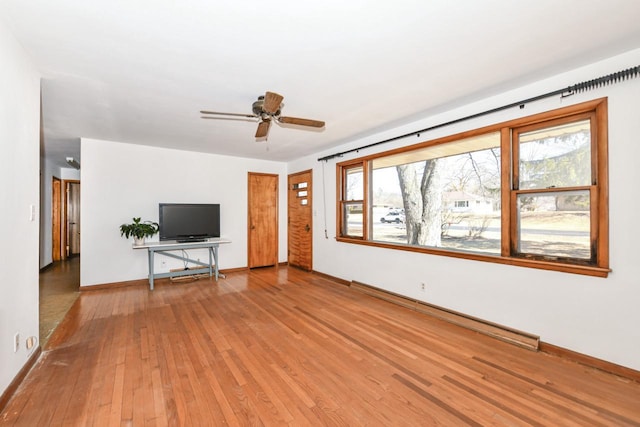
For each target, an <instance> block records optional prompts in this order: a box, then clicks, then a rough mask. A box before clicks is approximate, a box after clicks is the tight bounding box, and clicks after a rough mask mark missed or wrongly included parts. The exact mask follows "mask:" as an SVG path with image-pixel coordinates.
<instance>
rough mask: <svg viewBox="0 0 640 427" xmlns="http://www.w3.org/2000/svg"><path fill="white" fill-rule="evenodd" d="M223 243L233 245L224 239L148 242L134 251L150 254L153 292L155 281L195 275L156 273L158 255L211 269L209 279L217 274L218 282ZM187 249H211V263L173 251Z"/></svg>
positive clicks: (171, 272)
mask: <svg viewBox="0 0 640 427" xmlns="http://www.w3.org/2000/svg"><path fill="white" fill-rule="evenodd" d="M223 243H231V240H227V239H223V238H219V237H218V238H211V239H207V240H206V241H204V242H187V243H178V242H148V243H145V244H144V245H138V246H133V249H146V250H147V252H148V254H149V288H150V289H151V290H153V279H161V278H164V277H179V276H189V275H192V274H193V270H180V271H169V272H166V273H156V272H155V266H154V262H153V258H154V255H155V254H156V253H158V254H160V255H164V256H167V257H170V258H175V259H179V260H182V261H187V262H190V263H192V264H196V265H200V266H203V267H208V268H209V277H211V276H213V275H214V274H215V277H216V280H218V276H220V272H219V270H218V247H219V246H220V245H221V244H223ZM187 249H209V263H208V264H207V263H204V262H201V261H198V260H195V259H190V258H187V257H184V256H181V255H176V254H174V253H172V251H182V250H187Z"/></svg>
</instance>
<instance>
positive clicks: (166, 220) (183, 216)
mask: <svg viewBox="0 0 640 427" xmlns="http://www.w3.org/2000/svg"><path fill="white" fill-rule="evenodd" d="M159 210H160V212H159V224H160V240H177V241H178V242H202V241H205V240H206V239H208V238H210V237H220V205H219V204H195V203H160V204H159Z"/></svg>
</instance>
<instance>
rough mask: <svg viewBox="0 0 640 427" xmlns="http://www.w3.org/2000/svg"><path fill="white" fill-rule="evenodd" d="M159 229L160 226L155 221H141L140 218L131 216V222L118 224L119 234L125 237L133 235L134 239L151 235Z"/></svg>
mask: <svg viewBox="0 0 640 427" xmlns="http://www.w3.org/2000/svg"><path fill="white" fill-rule="evenodd" d="M159 230H160V226H159V225H158V223H157V222H152V221H142V222H141V220H140V218H133V223H131V224H122V225H121V226H120V235H121V236H124V237H126V238H127V239H128V238H129V237H130V236H133V237H135V238H136V239H143V238H145V237H151V236H153V235H154V234H156V233H157V232H158V231H159Z"/></svg>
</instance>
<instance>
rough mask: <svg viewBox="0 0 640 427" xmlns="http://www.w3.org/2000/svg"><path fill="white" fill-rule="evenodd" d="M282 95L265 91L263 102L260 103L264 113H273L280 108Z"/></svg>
mask: <svg viewBox="0 0 640 427" xmlns="http://www.w3.org/2000/svg"><path fill="white" fill-rule="evenodd" d="M283 99H284V97H283V96H282V95H278V94H277V93H274V92H267V93H265V94H264V104H262V110H263V111H264V112H265V113H269V114H274V113H275V112H276V111H278V110H279V109H280V105H281V104H282V100H283Z"/></svg>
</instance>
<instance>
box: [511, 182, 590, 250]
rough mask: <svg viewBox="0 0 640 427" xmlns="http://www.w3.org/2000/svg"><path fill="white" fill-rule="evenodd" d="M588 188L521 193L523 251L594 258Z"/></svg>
mask: <svg viewBox="0 0 640 427" xmlns="http://www.w3.org/2000/svg"><path fill="white" fill-rule="evenodd" d="M589 201H590V198H589V191H588V190H584V191H567V192H557V193H544V194H537V195H536V194H519V195H518V239H519V244H518V246H519V252H520V253H522V254H532V255H543V256H549V257H565V258H576V259H585V260H588V259H591V249H590V246H591V237H590V234H589V233H590V230H591V217H590V202H589Z"/></svg>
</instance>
